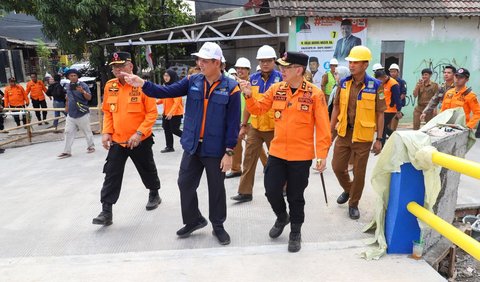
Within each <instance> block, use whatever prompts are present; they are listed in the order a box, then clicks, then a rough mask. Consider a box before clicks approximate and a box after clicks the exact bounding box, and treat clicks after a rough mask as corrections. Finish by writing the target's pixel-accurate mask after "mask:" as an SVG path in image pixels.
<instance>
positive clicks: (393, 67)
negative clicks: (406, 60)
mask: <svg viewBox="0 0 480 282" xmlns="http://www.w3.org/2000/svg"><path fill="white" fill-rule="evenodd" d="M388 70H400V67H399V66H398V65H397V64H395V63H393V64H391V65H390V67H389V68H388Z"/></svg>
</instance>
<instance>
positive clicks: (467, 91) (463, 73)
mask: <svg viewBox="0 0 480 282" xmlns="http://www.w3.org/2000/svg"><path fill="white" fill-rule="evenodd" d="M469 79H470V72H469V71H468V70H467V69H465V68H459V69H458V70H457V72H456V73H455V87H454V88H451V89H450V90H448V91H447V93H445V98H443V102H442V111H445V110H447V109H453V108H457V107H463V110H464V111H465V120H466V122H467V126H468V128H470V129H473V128H475V126H476V125H477V123H478V121H479V120H480V105H479V104H478V100H477V94H475V93H473V92H472V91H471V90H472V89H471V88H467V86H466V84H467V82H468V80H469Z"/></svg>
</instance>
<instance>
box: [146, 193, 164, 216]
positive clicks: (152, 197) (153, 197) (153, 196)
mask: <svg viewBox="0 0 480 282" xmlns="http://www.w3.org/2000/svg"><path fill="white" fill-rule="evenodd" d="M161 202H162V199H161V198H160V196H159V195H158V190H150V194H149V195H148V203H147V205H146V206H145V208H146V209H147V211H150V210H154V209H156V208H157V207H158V205H160V203H161Z"/></svg>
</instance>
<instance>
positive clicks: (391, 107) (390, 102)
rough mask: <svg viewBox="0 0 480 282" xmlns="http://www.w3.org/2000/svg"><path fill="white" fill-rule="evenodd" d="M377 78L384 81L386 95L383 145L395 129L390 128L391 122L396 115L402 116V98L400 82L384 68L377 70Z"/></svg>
mask: <svg viewBox="0 0 480 282" xmlns="http://www.w3.org/2000/svg"><path fill="white" fill-rule="evenodd" d="M375 78H376V79H378V80H380V82H382V83H383V94H384V95H385V104H386V105H387V109H386V110H385V113H384V118H385V120H384V123H383V136H382V146H383V145H385V142H386V140H387V138H388V137H390V135H391V134H392V133H393V131H395V130H394V129H391V128H390V123H391V122H392V120H393V118H394V117H397V118H399V119H400V118H402V112H401V110H402V99H401V97H400V84H398V82H397V81H396V80H395V79H393V78H391V77H390V76H388V75H387V73H386V72H385V71H384V70H377V71H376V72H375Z"/></svg>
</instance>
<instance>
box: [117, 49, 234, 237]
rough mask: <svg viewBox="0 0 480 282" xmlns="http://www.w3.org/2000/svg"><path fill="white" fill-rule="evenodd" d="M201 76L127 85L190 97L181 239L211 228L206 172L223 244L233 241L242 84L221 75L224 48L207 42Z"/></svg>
mask: <svg viewBox="0 0 480 282" xmlns="http://www.w3.org/2000/svg"><path fill="white" fill-rule="evenodd" d="M192 55H194V56H196V57H197V64H198V66H199V67H200V70H201V73H200V74H195V75H192V76H189V77H186V78H184V79H182V80H181V81H179V82H177V83H174V84H171V85H167V86H160V85H156V84H153V83H151V82H148V81H144V80H143V79H141V78H140V77H138V76H136V75H133V74H125V80H126V81H127V83H129V84H131V85H133V86H135V87H142V90H143V92H144V93H145V94H146V95H147V96H150V97H155V98H172V97H179V96H185V95H186V96H187V101H186V104H185V117H184V125H183V134H182V138H181V139H180V143H181V144H182V147H183V149H184V153H183V157H182V161H181V163H180V171H179V175H178V187H179V189H180V200H181V205H182V217H183V223H184V224H185V226H184V227H182V228H181V229H180V230H178V231H177V235H178V236H179V237H180V238H186V237H188V236H190V234H191V233H192V232H193V231H195V230H197V229H200V228H203V227H205V226H206V225H207V220H206V219H205V218H204V217H203V216H202V214H201V213H200V210H199V209H198V198H197V192H196V190H197V188H198V185H199V183H200V179H201V177H202V173H203V170H205V171H206V174H207V182H208V196H209V219H210V222H211V223H212V226H213V235H214V236H215V237H216V238H217V239H218V241H219V242H220V244H222V245H227V244H229V243H230V236H229V235H228V233H227V232H226V231H225V229H224V227H223V222H224V221H225V219H226V217H227V206H226V196H225V184H224V181H225V172H227V171H228V170H230V169H231V167H232V156H233V148H235V146H236V145H237V138H238V132H239V130H240V89H239V87H238V83H237V82H236V81H235V80H233V79H231V78H228V77H226V76H225V75H223V73H222V72H221V65H222V63H221V59H222V49H221V48H220V46H218V45H217V44H216V43H212V42H206V43H205V44H203V46H202V48H200V50H199V51H198V52H197V53H194V54H192Z"/></svg>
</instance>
